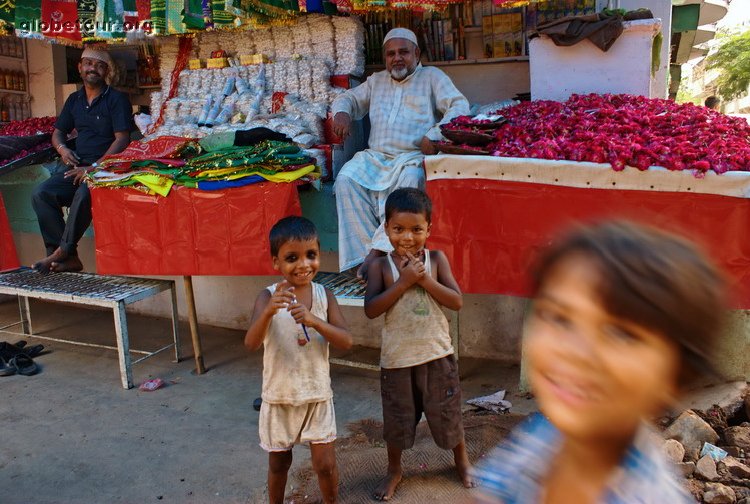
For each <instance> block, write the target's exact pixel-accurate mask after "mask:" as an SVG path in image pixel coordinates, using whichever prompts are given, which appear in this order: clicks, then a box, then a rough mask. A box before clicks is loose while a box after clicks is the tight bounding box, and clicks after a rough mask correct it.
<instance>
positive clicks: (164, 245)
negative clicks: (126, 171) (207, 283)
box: [91, 182, 302, 276]
mask: <svg viewBox="0 0 750 504" xmlns="http://www.w3.org/2000/svg"><path fill="white" fill-rule="evenodd" d="M91 200H92V207H93V212H94V235H95V240H96V268H97V272H98V273H101V274H110V275H181V276H190V275H273V274H275V272H274V270H273V268H272V266H271V258H270V252H269V250H270V246H269V243H268V232H269V230H270V229H271V226H273V225H274V224H275V223H276V222H277V221H278V220H279V219H281V218H282V217H286V216H288V215H301V214H302V208H301V206H300V201H299V195H298V193H297V184H294V183H290V184H279V183H271V182H262V183H258V184H252V185H248V186H244V187H237V188H231V189H222V190H217V191H203V190H198V189H189V188H186V187H177V186H175V187H173V188H172V191H171V192H170V193H169V196H168V197H166V198H165V197H161V196H151V195H148V194H144V193H141V192H138V191H136V190H133V189H128V188H101V187H95V188H92V189H91Z"/></svg>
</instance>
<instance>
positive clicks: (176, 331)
mask: <svg viewBox="0 0 750 504" xmlns="http://www.w3.org/2000/svg"><path fill="white" fill-rule="evenodd" d="M169 293H170V295H171V296H172V337H173V338H174V359H175V362H180V359H181V358H182V349H181V348H180V328H179V323H180V319H179V318H178V316H177V289H176V288H175V284H174V282H172V286H171V287H170V288H169Z"/></svg>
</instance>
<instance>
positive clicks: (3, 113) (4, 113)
mask: <svg viewBox="0 0 750 504" xmlns="http://www.w3.org/2000/svg"><path fill="white" fill-rule="evenodd" d="M9 120H10V115H9V114H8V101H7V98H6V97H3V98H2V99H1V100H0V121H2V122H8V121H9Z"/></svg>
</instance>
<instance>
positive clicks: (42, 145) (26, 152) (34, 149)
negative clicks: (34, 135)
mask: <svg viewBox="0 0 750 504" xmlns="http://www.w3.org/2000/svg"><path fill="white" fill-rule="evenodd" d="M48 147H52V144H51V143H50V142H42V143H40V144H37V145H35V146H33V147H29V148H28V149H22V150H20V151H19V152H18V154H16V155H14V156H11V157H10V158H8V159H2V160H0V165H2V166H5V165H7V164H10V163H11V162H13V161H15V160H16V159H21V158H24V157H26V156H28V155H29V154H33V153H35V152H39V151H42V150H44V149H46V148H48Z"/></svg>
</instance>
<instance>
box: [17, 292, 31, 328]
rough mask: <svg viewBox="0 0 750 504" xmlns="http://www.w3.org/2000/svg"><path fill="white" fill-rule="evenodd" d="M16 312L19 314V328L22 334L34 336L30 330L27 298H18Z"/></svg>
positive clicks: (29, 309)
mask: <svg viewBox="0 0 750 504" xmlns="http://www.w3.org/2000/svg"><path fill="white" fill-rule="evenodd" d="M18 311H19V312H20V314H21V328H22V330H23V333H24V334H34V333H33V332H32V330H31V308H30V307H29V298H27V297H26V296H18Z"/></svg>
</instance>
